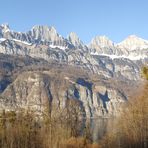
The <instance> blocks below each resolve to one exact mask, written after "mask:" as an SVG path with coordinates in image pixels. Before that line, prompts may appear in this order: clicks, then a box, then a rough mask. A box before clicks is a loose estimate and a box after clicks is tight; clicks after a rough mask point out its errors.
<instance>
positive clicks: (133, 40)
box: [117, 35, 148, 50]
mask: <svg viewBox="0 0 148 148" xmlns="http://www.w3.org/2000/svg"><path fill="white" fill-rule="evenodd" d="M117 46H118V47H120V48H126V49H129V50H136V49H145V48H148V41H147V40H144V39H142V38H140V37H137V36H136V35H130V36H128V37H127V38H126V39H125V40H124V41H122V42H120V43H118V44H117Z"/></svg>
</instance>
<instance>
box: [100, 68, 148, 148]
mask: <svg viewBox="0 0 148 148" xmlns="http://www.w3.org/2000/svg"><path fill="white" fill-rule="evenodd" d="M143 74H144V76H145V78H146V79H147V80H148V68H146V67H144V68H143ZM116 126H117V127H116V130H115V131H112V132H111V133H108V134H107V135H106V136H105V137H104V138H103V140H102V141H101V145H102V147H104V148H147V147H148V84H147V83H146V85H145V87H144V90H143V91H142V92H141V94H139V96H137V97H134V98H132V99H130V100H129V101H128V103H127V104H126V105H125V106H124V111H123V113H122V114H121V116H120V117H119V118H118V122H117V125H116Z"/></svg>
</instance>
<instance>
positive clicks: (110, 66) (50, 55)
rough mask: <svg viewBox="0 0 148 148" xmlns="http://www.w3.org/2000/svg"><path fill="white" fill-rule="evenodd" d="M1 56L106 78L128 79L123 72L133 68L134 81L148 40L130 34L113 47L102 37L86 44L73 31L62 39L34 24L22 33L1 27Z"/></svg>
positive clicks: (146, 56)
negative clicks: (30, 59)
mask: <svg viewBox="0 0 148 148" xmlns="http://www.w3.org/2000/svg"><path fill="white" fill-rule="evenodd" d="M0 53H3V54H13V55H23V56H26V55H28V56H31V57H34V58H43V59H45V60H47V61H51V60H55V61H58V62H64V63H67V64H74V65H79V66H82V67H83V68H87V69H89V70H91V71H92V72H94V73H99V74H102V73H103V75H105V76H107V77H113V76H114V75H118V76H122V75H123V76H124V77H125V78H129V77H131V76H132V74H131V75H130V76H129V73H128V74H127V75H125V74H124V73H126V72H127V71H128V70H129V71H131V69H132V70H133V71H134V73H135V76H134V78H133V79H136V78H137V71H139V67H138V66H137V64H135V63H137V61H140V63H142V64H143V63H145V61H146V60H147V59H148V41H147V40H144V39H142V38H139V37H137V36H135V35H131V36H129V37H127V38H126V39H125V40H124V41H122V42H120V43H117V44H116V43H114V42H112V41H111V40H110V39H109V38H107V37H105V36H97V37H94V38H93V39H92V40H91V42H90V43H89V44H88V45H85V44H84V43H83V42H82V41H81V39H79V37H78V36H77V34H76V33H74V32H71V33H70V34H69V36H68V37H67V38H64V37H62V36H61V35H59V34H58V33H57V31H56V29H55V28H54V27H48V26H39V25H37V26H34V27H33V28H32V29H31V30H30V31H28V32H25V33H21V32H15V31H12V30H11V29H10V27H9V25H8V24H3V25H1V26H0ZM119 61H120V62H119ZM123 63H124V64H123ZM125 63H126V64H125ZM122 64H123V65H124V66H123V65H122ZM119 65H120V66H119ZM121 65H122V66H121ZM129 65H132V66H129ZM133 65H134V66H135V67H134V66H133ZM140 65H141V64H140ZM123 67H124V68H125V69H124V68H123ZM117 69H118V70H117ZM119 69H120V70H119ZM102 71H103V72H102ZM118 72H120V74H119V73H118Z"/></svg>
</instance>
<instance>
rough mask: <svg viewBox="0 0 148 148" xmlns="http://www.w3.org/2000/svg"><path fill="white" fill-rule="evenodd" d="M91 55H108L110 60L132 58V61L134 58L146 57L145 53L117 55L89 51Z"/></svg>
mask: <svg viewBox="0 0 148 148" xmlns="http://www.w3.org/2000/svg"><path fill="white" fill-rule="evenodd" d="M91 55H98V56H106V57H109V58H111V59H112V60H113V59H122V58H124V59H129V60H132V61H136V60H142V59H145V58H147V56H146V55H138V56H134V55H128V56H126V55H122V56H118V55H109V54H98V53H97V52H95V53H91Z"/></svg>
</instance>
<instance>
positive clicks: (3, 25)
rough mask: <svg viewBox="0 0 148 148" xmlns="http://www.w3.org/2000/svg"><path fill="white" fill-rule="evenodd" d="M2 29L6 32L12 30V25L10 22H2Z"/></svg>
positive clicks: (0, 28)
mask: <svg viewBox="0 0 148 148" xmlns="http://www.w3.org/2000/svg"><path fill="white" fill-rule="evenodd" d="M0 30H1V31H2V32H3V33H4V32H5V33H6V32H9V31H10V27H9V24H7V23H6V24H2V25H1V26H0Z"/></svg>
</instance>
